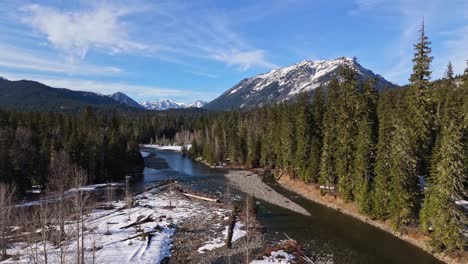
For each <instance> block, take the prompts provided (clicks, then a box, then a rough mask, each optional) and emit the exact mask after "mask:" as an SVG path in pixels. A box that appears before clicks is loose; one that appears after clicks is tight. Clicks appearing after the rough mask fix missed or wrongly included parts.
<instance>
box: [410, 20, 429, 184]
mask: <svg viewBox="0 0 468 264" xmlns="http://www.w3.org/2000/svg"><path fill="white" fill-rule="evenodd" d="M430 45H431V42H430V41H429V38H428V37H427V36H426V33H425V25H424V20H423V22H422V24H421V29H420V31H419V39H418V42H417V43H416V44H415V45H414V50H415V53H414V57H413V73H412V74H411V77H410V79H409V80H410V83H411V84H410V94H409V96H408V115H407V117H408V120H407V126H408V128H409V132H410V134H411V135H412V138H411V145H412V148H413V151H414V153H415V155H416V158H417V167H416V171H415V172H414V173H416V174H417V175H418V176H426V175H427V174H428V167H429V159H430V153H431V147H432V145H433V143H434V137H433V132H434V131H433V130H432V127H433V122H434V120H433V119H434V115H433V112H434V111H433V102H432V101H431V93H430V79H431V70H430V65H431V62H432V59H433V57H432V56H430V54H431V51H432V50H431V47H430Z"/></svg>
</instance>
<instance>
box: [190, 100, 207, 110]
mask: <svg viewBox="0 0 468 264" xmlns="http://www.w3.org/2000/svg"><path fill="white" fill-rule="evenodd" d="M206 104H207V103H206V102H203V101H200V100H198V101H196V102H194V103H191V104H189V105H188V106H187V107H193V108H202V107H204V106H205V105H206Z"/></svg>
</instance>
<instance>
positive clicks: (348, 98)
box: [336, 62, 359, 201]
mask: <svg viewBox="0 0 468 264" xmlns="http://www.w3.org/2000/svg"><path fill="white" fill-rule="evenodd" d="M354 63H355V62H353V65H348V64H343V65H342V68H341V78H342V82H341V89H340V93H339V100H338V119H337V131H336V134H337V135H336V136H337V147H336V155H337V158H336V172H337V175H338V190H339V192H340V194H341V196H342V197H343V198H344V200H345V201H352V200H353V199H354V191H355V188H356V184H355V182H354V178H353V171H354V168H353V165H354V157H355V153H356V138H357V135H358V121H357V120H358V115H359V113H358V112H359V109H358V105H359V81H358V79H357V72H356V70H355V68H354V65H355V64H354Z"/></svg>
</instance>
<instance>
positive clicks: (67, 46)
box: [23, 4, 146, 59]
mask: <svg viewBox="0 0 468 264" xmlns="http://www.w3.org/2000/svg"><path fill="white" fill-rule="evenodd" d="M23 11H24V12H25V14H26V17H24V18H23V22H25V23H26V24H28V25H30V26H31V27H32V28H33V29H34V30H36V31H38V32H39V33H41V34H43V35H45V36H46V37H47V40H48V42H49V43H50V44H52V45H53V46H54V47H55V48H57V49H59V50H62V51H64V52H66V53H67V54H68V55H71V56H72V58H75V57H79V58H82V59H83V58H84V57H85V56H86V54H87V52H88V50H89V49H91V48H97V49H102V50H104V51H106V52H109V53H120V52H128V51H134V50H143V49H145V48H146V46H145V45H143V44H140V43H137V42H134V41H131V40H130V37H129V33H128V29H127V26H126V24H125V23H124V22H123V21H122V20H123V18H124V17H125V16H126V15H128V14H131V13H132V12H136V11H135V10H132V9H125V8H122V7H119V8H117V7H114V6H112V5H99V6H95V7H92V8H91V9H84V10H77V11H63V10H59V9H56V8H52V7H46V6H41V5H38V4H34V5H28V6H26V7H24V8H23Z"/></svg>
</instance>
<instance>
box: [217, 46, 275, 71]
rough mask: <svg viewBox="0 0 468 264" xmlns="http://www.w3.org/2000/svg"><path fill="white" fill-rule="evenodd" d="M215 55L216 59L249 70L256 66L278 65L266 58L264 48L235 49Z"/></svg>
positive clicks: (270, 66) (271, 66)
mask: <svg viewBox="0 0 468 264" xmlns="http://www.w3.org/2000/svg"><path fill="white" fill-rule="evenodd" d="M213 57H214V58H215V59H216V60H219V61H222V62H225V63H227V64H229V65H237V66H239V67H240V69H242V70H247V69H249V68H252V67H255V66H259V67H262V68H276V67H278V66H276V65H275V64H273V63H271V62H269V61H268V60H267V59H266V58H265V52H264V51H263V50H249V51H238V50H233V51H226V52H221V53H219V54H215V55H214V56H213Z"/></svg>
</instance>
